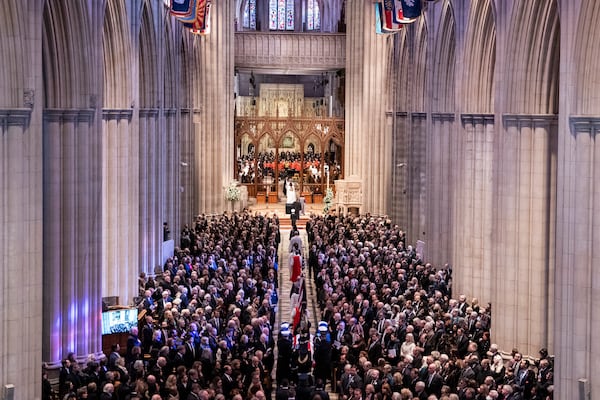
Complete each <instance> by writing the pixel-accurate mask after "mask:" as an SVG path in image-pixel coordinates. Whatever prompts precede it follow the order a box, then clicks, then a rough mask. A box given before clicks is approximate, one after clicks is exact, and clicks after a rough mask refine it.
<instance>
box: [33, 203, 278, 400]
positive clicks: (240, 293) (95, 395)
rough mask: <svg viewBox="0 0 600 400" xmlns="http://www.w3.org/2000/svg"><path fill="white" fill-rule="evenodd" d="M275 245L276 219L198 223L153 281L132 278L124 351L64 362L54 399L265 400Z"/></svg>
mask: <svg viewBox="0 0 600 400" xmlns="http://www.w3.org/2000/svg"><path fill="white" fill-rule="evenodd" d="M279 241H280V232H279V221H278V219H277V217H276V216H273V217H266V216H261V215H253V214H250V213H249V212H247V211H244V212H241V213H233V214H227V213H226V214H223V215H219V216H212V217H207V216H200V217H198V218H197V220H196V221H195V225H194V226H193V227H187V226H186V227H185V229H184V230H183V232H182V244H183V246H182V247H181V248H180V249H178V250H176V252H175V256H174V257H173V258H172V259H169V260H168V262H167V263H166V264H165V265H164V266H163V267H162V268H161V270H162V271H160V272H161V273H159V274H157V275H156V276H155V277H148V278H146V277H145V276H141V279H140V292H141V295H142V296H143V301H142V302H141V303H140V305H139V307H140V311H145V320H144V323H143V326H142V325H140V328H139V330H138V329H137V328H136V329H132V331H131V334H130V335H129V339H128V341H127V348H126V349H119V347H118V345H115V346H113V351H112V352H111V354H108V355H107V358H106V359H103V360H95V359H93V358H92V359H90V360H89V362H87V364H86V365H84V366H83V367H82V368H80V367H79V364H78V363H77V362H75V360H73V359H65V361H64V365H63V368H61V372H60V374H61V375H60V388H59V390H60V399H61V400H62V399H63V398H66V399H85V398H88V399H103V400H104V399H117V400H125V399H127V400H138V399H142V400H161V399H163V400H167V399H171V400H175V399H179V400H188V399H189V400H197V399H202V400H208V399H214V400H220V399H223V400H227V399H234V400H245V399H256V400H265V399H267V398H269V399H270V397H271V390H272V389H271V379H270V377H271V371H272V368H273V364H274V353H273V349H274V345H275V339H276V338H274V337H273V324H274V321H275V310H276V307H277V303H278V296H277V286H278V282H277V275H276V269H277V248H278V245H279ZM49 398H50V395H49V393H47V392H45V394H44V400H47V399H49Z"/></svg>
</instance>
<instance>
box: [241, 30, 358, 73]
mask: <svg viewBox="0 0 600 400" xmlns="http://www.w3.org/2000/svg"><path fill="white" fill-rule="evenodd" d="M235 66H236V67H238V68H272V69H283V70H292V71H293V70H299V69H303V70H310V69H316V67H315V66H318V70H327V69H329V70H334V69H342V68H345V66H346V34H344V33H301V34H299V33H283V32H237V33H236V34H235Z"/></svg>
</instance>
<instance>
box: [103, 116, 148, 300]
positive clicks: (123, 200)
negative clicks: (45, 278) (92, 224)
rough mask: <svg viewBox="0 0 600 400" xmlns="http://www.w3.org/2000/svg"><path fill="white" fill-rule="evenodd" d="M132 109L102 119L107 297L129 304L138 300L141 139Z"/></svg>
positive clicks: (104, 262)
mask: <svg viewBox="0 0 600 400" xmlns="http://www.w3.org/2000/svg"><path fill="white" fill-rule="evenodd" d="M132 115H133V112H132V110H131V109H104V110H103V118H102V158H103V162H102V165H103V171H102V228H103V229H102V230H103V240H102V259H103V262H102V265H104V268H105V269H104V271H103V273H102V288H103V293H102V295H103V297H108V296H118V297H119V302H120V303H121V304H128V303H129V301H130V300H131V299H132V298H133V296H137V291H136V289H137V279H136V276H137V274H138V272H139V265H140V264H139V255H138V254H137V253H136V252H135V251H132V250H133V249H136V248H137V246H138V229H137V227H138V226H139V215H138V210H139V204H140V199H139V186H138V168H139V165H138V164H139V157H138V137H137V135H135V134H133V132H132V129H131V120H132Z"/></svg>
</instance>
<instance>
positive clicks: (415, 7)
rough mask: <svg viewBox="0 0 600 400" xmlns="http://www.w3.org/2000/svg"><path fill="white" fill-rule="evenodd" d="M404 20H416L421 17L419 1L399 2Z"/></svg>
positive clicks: (401, 0) (402, 0)
mask: <svg viewBox="0 0 600 400" xmlns="http://www.w3.org/2000/svg"><path fill="white" fill-rule="evenodd" d="M400 3H402V14H403V16H404V18H417V17H418V16H420V15H421V0H400Z"/></svg>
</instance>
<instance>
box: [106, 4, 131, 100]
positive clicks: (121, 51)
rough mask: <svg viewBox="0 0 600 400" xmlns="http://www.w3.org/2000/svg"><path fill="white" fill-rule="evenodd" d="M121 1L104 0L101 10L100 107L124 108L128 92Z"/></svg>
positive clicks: (128, 53)
mask: <svg viewBox="0 0 600 400" xmlns="http://www.w3.org/2000/svg"><path fill="white" fill-rule="evenodd" d="M126 16H127V14H126V11H125V5H124V3H123V2H122V1H117V0H108V1H107V3H106V9H105V12H104V26H103V32H102V46H103V49H104V52H103V54H104V108H121V109H123V108H127V107H129V106H130V101H129V99H130V96H131V72H130V71H131V68H130V65H131V48H130V43H129V40H128V38H129V37H130V35H129V24H128V23H127V18H126Z"/></svg>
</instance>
